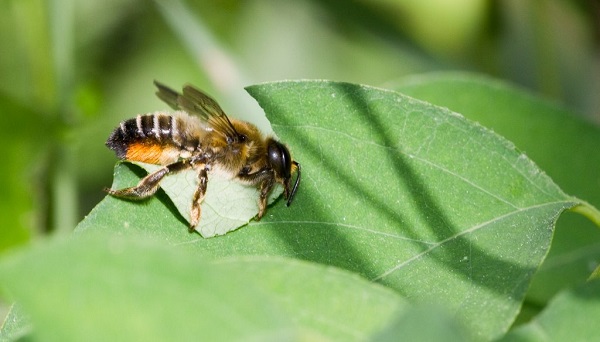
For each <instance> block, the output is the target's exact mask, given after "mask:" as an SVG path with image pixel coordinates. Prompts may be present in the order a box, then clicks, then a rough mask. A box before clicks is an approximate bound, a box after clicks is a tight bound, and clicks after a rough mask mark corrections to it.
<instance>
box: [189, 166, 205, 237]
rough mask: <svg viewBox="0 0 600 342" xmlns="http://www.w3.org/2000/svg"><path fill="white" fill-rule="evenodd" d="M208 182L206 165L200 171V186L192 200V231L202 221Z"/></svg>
mask: <svg viewBox="0 0 600 342" xmlns="http://www.w3.org/2000/svg"><path fill="white" fill-rule="evenodd" d="M207 184H208V173H207V169H206V167H203V168H201V169H199V171H198V188H197V189H196V192H194V198H193V200H192V209H191V211H190V232H193V231H194V228H196V226H197V225H198V223H200V217H201V216H202V209H201V208H200V204H201V203H202V201H204V195H205V194H206V185H207Z"/></svg>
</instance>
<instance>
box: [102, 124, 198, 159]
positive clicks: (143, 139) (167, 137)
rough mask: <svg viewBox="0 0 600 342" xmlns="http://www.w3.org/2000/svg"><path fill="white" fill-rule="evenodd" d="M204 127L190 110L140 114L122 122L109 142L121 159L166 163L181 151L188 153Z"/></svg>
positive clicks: (176, 157)
mask: <svg viewBox="0 0 600 342" xmlns="http://www.w3.org/2000/svg"><path fill="white" fill-rule="evenodd" d="M202 131H203V128H202V127H201V126H200V124H199V122H198V120H197V119H195V118H192V117H190V116H188V115H187V114H181V113H180V114H175V115H167V114H162V113H155V114H148V115H138V116H137V117H135V118H133V119H129V120H126V121H123V122H121V124H120V125H119V127H117V128H116V129H115V130H114V131H113V132H112V134H111V135H110V137H109V138H108V140H107V141H106V146H108V147H109V148H110V149H111V150H113V151H115V153H116V154H117V157H119V158H120V159H125V160H131V161H139V162H145V163H151V164H159V165H167V164H170V163H173V162H175V161H177V160H178V159H179V157H180V156H181V154H182V152H184V151H187V154H188V155H189V152H192V151H194V150H195V149H196V148H197V147H198V144H199V142H200V136H199V133H200V132H202Z"/></svg>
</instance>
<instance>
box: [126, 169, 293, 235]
mask: <svg viewBox="0 0 600 342" xmlns="http://www.w3.org/2000/svg"><path fill="white" fill-rule="evenodd" d="M130 163H132V164H135V165H138V166H140V167H141V168H143V169H144V170H146V172H148V173H152V172H154V171H156V170H158V169H160V168H161V167H162V166H159V165H153V164H147V163H140V162H130ZM115 174H116V173H115ZM208 177H209V181H208V185H207V189H206V197H205V198H204V201H203V202H202V205H201V208H202V217H201V219H200V224H199V225H198V226H197V227H196V228H195V229H196V231H197V232H198V233H200V234H201V235H202V236H203V237H205V238H209V237H213V236H216V235H223V234H226V233H228V232H230V231H232V230H235V229H237V228H239V227H241V226H243V225H246V224H248V222H249V221H250V220H251V219H252V218H253V217H255V216H256V214H257V213H258V197H259V191H258V189H257V188H256V187H252V186H246V185H243V184H240V183H237V182H235V181H234V180H229V179H224V178H222V177H221V176H219V175H216V174H209V175H208ZM132 185H135V184H131V185H124V186H120V187H127V186H132ZM160 187H161V188H162V189H163V190H164V192H165V193H166V194H167V196H168V197H169V199H170V200H171V201H172V202H173V204H174V205H175V208H177V211H178V212H179V214H181V216H182V217H183V218H184V219H185V220H186V221H187V222H190V210H191V208H192V199H193V197H194V192H195V191H196V188H197V187H198V176H197V172H196V171H194V170H186V171H182V172H179V173H176V174H172V175H168V176H166V177H165V178H164V179H163V180H162V181H161V183H160ZM281 193H282V189H281V187H280V186H276V187H275V188H274V189H273V191H272V192H271V195H270V196H269V199H268V203H272V202H273V201H274V200H275V198H277V197H278V196H279V195H281Z"/></svg>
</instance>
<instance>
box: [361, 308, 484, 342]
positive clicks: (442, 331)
mask: <svg viewBox="0 0 600 342" xmlns="http://www.w3.org/2000/svg"><path fill="white" fill-rule="evenodd" d="M472 340H473V338H472V336H469V334H468V333H467V331H466V330H465V329H464V327H463V326H462V325H461V324H460V323H459V322H457V320H456V318H455V317H453V316H452V315H450V314H449V313H448V312H447V311H446V310H445V309H444V308H441V307H439V306H436V305H420V306H415V307H411V308H410V309H409V310H405V311H402V312H401V313H399V314H397V315H396V317H395V318H394V320H393V321H392V322H391V323H390V324H389V325H388V326H387V327H385V328H384V329H383V330H381V331H380V332H378V333H377V334H376V335H375V336H374V337H373V339H372V341H374V342H388V341H389V342H395V341H454V342H458V341H472Z"/></svg>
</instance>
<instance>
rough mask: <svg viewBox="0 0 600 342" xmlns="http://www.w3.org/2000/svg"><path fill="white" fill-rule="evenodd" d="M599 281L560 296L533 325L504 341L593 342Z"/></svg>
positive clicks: (598, 310)
mask: <svg viewBox="0 0 600 342" xmlns="http://www.w3.org/2000/svg"><path fill="white" fill-rule="evenodd" d="M599 303H600V280H593V281H590V282H589V283H586V284H582V285H579V286H577V287H576V288H574V289H568V290H564V291H562V292H561V293H559V294H558V295H557V296H556V297H555V298H554V299H552V301H551V302H550V303H549V305H548V306H547V307H546V308H545V309H544V311H543V312H542V313H541V314H540V315H539V316H538V317H536V318H535V319H534V320H533V321H531V322H529V323H527V324H525V325H523V326H521V327H518V328H517V329H515V330H514V331H511V332H510V333H509V334H507V335H506V336H505V337H504V338H503V339H502V340H501V341H566V340H569V341H590V339H591V338H592V337H594V336H596V337H597V336H598V317H600V305H599Z"/></svg>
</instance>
